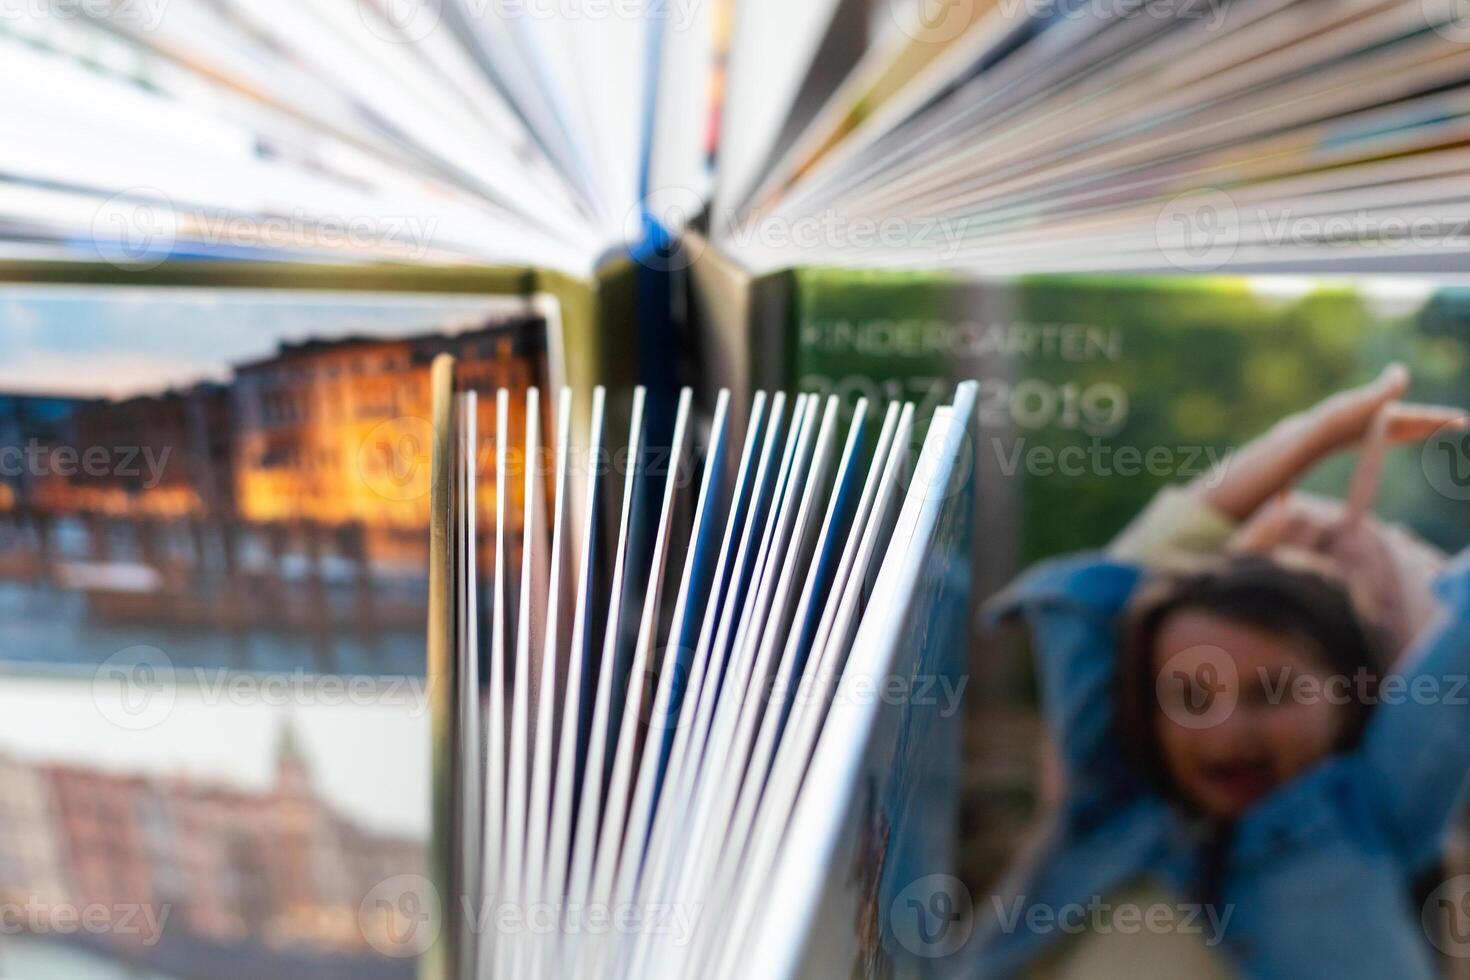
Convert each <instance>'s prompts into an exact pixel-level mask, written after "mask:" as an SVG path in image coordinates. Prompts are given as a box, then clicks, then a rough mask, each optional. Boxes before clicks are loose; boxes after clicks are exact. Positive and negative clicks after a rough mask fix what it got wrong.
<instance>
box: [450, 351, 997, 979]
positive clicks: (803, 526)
mask: <svg viewBox="0 0 1470 980" xmlns="http://www.w3.org/2000/svg"><path fill="white" fill-rule="evenodd" d="M455 372H456V368H455V364H454V362H453V361H452V359H450V358H448V357H445V358H442V359H441V360H440V361H439V362H438V363H437V364H436V365H435V380H434V384H435V393H434V394H435V428H436V439H435V446H436V455H435V470H434V495H433V511H432V515H431V516H432V521H433V524H432V535H433V538H432V540H433V552H432V557H431V566H430V573H431V593H430V628H429V658H430V659H429V671H430V682H431V685H432V687H433V689H434V690H435V695H434V703H433V707H434V719H433V725H434V806H435V821H434V835H435V836H434V842H433V850H432V858H431V860H432V863H433V868H434V872H435V877H434V880H435V882H436V886H435V891H436V893H437V897H438V899H439V905H440V908H441V914H442V915H443V921H444V928H443V929H442V931H438V932H437V933H436V934H437V935H438V940H437V943H436V945H435V946H434V947H433V948H431V949H430V950H429V951H428V954H427V955H426V958H425V960H424V966H423V969H424V970H425V971H427V972H426V974H425V975H437V976H444V977H450V976H454V977H492V976H517V977H530V976H548V977H553V976H586V977H593V976H609V977H612V976H670V977H675V976H689V975H692V974H698V975H701V976H728V977H732V978H734V977H740V976H746V975H748V971H749V970H750V969H752V966H753V963H752V958H754V959H755V960H756V961H758V962H759V972H760V974H761V975H763V976H797V975H814V974H813V972H812V971H813V970H815V971H816V972H817V973H822V972H825V971H830V970H831V969H833V968H834V966H835V965H836V964H840V963H844V962H859V961H873V960H875V958H876V957H878V956H880V955H882V956H890V955H897V956H898V957H899V958H902V957H903V956H904V955H905V954H904V950H903V947H902V940H901V939H900V938H895V937H894V936H893V935H892V933H891V932H885V930H884V929H883V928H882V927H881V925H880V923H881V922H882V921H883V916H882V915H881V914H880V912H879V908H880V907H886V905H885V903H887V904H891V903H892V902H893V901H894V900H895V895H896V892H897V891H898V890H900V889H902V888H903V887H904V886H905V885H906V884H907V883H909V882H911V881H912V880H913V879H914V878H915V877H916V876H922V875H924V874H943V873H946V871H947V869H948V868H949V867H950V866H951V862H952V857H953V855H952V847H951V845H950V841H949V835H948V833H947V832H946V831H945V829H944V821H945V818H944V816H943V815H944V814H945V813H947V812H948V811H949V810H950V809H951V808H952V807H953V803H954V793H955V780H954V773H955V760H954V759H953V758H952V755H953V752H954V750H955V749H956V748H957V739H956V736H955V733H954V732H953V731H951V732H949V733H946V732H945V731H944V729H945V727H946V726H953V725H955V724H957V719H956V718H955V717H954V715H953V713H949V714H948V715H945V714H943V713H941V712H940V710H939V705H940V703H941V702H940V699H939V698H938V697H937V696H936V695H935V694H934V693H933V692H934V691H935V690H939V689H941V688H942V687H944V688H945V689H947V690H951V691H952V690H953V687H954V685H955V684H956V683H957V682H958V678H959V675H960V672H961V670H962V663H961V660H962V650H963V642H962V640H961V636H962V631H963V627H964V611H965V603H966V599H967V591H968V590H967V588H966V580H967V577H968V570H967V567H968V557H967V556H968V538H969V529H970V509H971V506H972V494H973V489H972V482H973V481H972V476H973V474H972V471H971V468H970V467H971V464H972V457H971V455H970V452H969V445H970V438H971V436H972V434H973V420H974V417H975V388H974V385H972V384H966V385H961V386H960V388H959V390H958V392H957V393H956V396H955V398H954V400H953V402H952V403H950V404H948V405H945V406H943V407H942V408H941V409H940V410H939V411H938V412H937V413H936V414H935V415H934V417H933V419H932V420H930V421H929V423H928V424H927V426H926V427H925V432H924V433H923V435H922V438H921V440H920V441H919V443H918V445H919V448H918V451H917V452H915V451H914V446H915V445H916V441H915V440H916V431H915V429H916V421H915V417H914V406H913V405H912V404H911V403H905V404H899V403H896V402H895V403H891V404H889V405H887V406H886V407H884V409H883V411H882V421H881V424H880V425H878V426H872V425H870V424H869V423H868V413H867V412H866V406H865V405H862V404H859V405H858V406H857V410H856V411H853V412H844V411H843V410H842V409H841V407H840V405H839V403H838V400H837V399H836V398H835V397H830V396H829V397H826V398H821V397H818V396H814V395H801V394H795V395H788V394H786V393H780V392H776V393H765V392H761V393H758V394H757V395H756V396H755V398H754V399H753V402H752V404H751V405H750V407H749V424H748V426H747V428H746V431H745V434H744V436H743V437H741V438H739V439H737V438H736V437H735V436H733V435H732V433H731V431H730V425H729V411H728V409H729V403H730V399H729V395H728V394H722V395H721V396H720V397H719V399H718V402H717V404H716V410H715V413H714V415H713V417H712V419H711V420H710V422H709V424H708V425H701V424H699V423H698V422H697V421H696V420H695V418H694V417H693V414H692V410H691V405H692V398H691V393H690V392H688V391H687V390H686V391H685V392H684V393H683V394H682V396H681V397H680V400H679V403H678V407H677V412H676V415H675V419H674V426H673V430H672V433H671V434H669V435H667V437H664V436H660V435H658V434H657V431H656V427H655V426H654V425H653V424H652V423H650V421H649V420H648V418H647V413H646V397H645V393H644V392H643V390H642V389H637V390H635V392H634V393H633V398H632V402H631V405H630V406H629V409H630V412H629V415H630V422H629V424H628V428H627V432H626V435H624V434H623V433H621V432H617V431H615V430H614V428H613V425H612V424H611V423H610V422H609V421H608V420H609V418H610V416H611V414H612V413H610V412H609V411H608V407H607V406H608V398H607V396H606V393H605V392H604V390H603V389H602V388H597V389H595V390H594V392H593V397H592V399H591V401H590V403H589V404H578V403H577V402H576V400H575V399H574V397H573V395H572V393H571V391H570V389H563V390H562V391H561V393H560V394H559V395H558V396H557V397H555V398H549V397H547V398H543V396H542V395H541V394H540V392H539V391H537V390H536V389H531V390H530V391H528V392H526V393H525V395H524V404H522V405H513V404H512V401H511V394H510V393H509V392H507V391H505V390H501V391H499V392H497V393H496V394H495V396H494V405H493V409H492V410H490V411H486V408H488V407H489V406H485V405H484V404H483V402H484V401H488V400H489V399H485V398H483V396H480V395H479V394H478V393H475V392H465V393H458V392H457V390H456V389H457V382H456V378H455ZM577 413H583V414H584V415H586V416H588V420H587V422H586V424H585V425H584V428H585V431H588V432H590V433H591V437H590V440H589V441H588V442H586V443H580V442H578V441H577V439H576V438H575V437H574V436H573V435H572V433H573V432H574V431H576V426H574V425H573V417H574V416H575V415H576V414H577ZM482 420H485V421H487V422H488V423H489V424H488V425H487V426H486V427H484V428H482V427H481V421H482ZM487 454H488V455H489V457H490V458H492V459H493V468H492V469H491V471H490V472H492V473H493V481H494V486H493V491H492V492H490V493H486V492H484V491H485V489H487V488H482V487H481V486H480V485H479V482H478V481H479V480H480V478H481V477H480V469H481V461H482V459H483V458H484V457H485V456H486V455H487ZM487 502H490V503H492V504H493V506H491V507H489V508H486V507H485V506H483V505H484V504H485V503H487ZM946 686H947V687H946ZM945 745H949V746H950V750H949V751H946V750H945V748H944V746H945ZM467 911H468V912H469V913H471V914H466V913H467ZM834 924H835V927H834ZM838 947H843V948H838ZM436 971H437V972H436Z"/></svg>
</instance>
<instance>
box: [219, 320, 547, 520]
mask: <svg viewBox="0 0 1470 980" xmlns="http://www.w3.org/2000/svg"><path fill="white" fill-rule="evenodd" d="M540 327H541V324H540V321H539V320H529V319H515V320H509V321H502V322H497V323H494V324H491V325H489V326H486V327H481V328H478V329H474V330H468V331H465V332H463V333H459V334H443V333H435V334H424V335H420V336H415V337H407V338H402V339H394V340H380V339H376V338H365V337H350V338H345V339H341V340H332V341H319V340H310V341H306V342H304V343H299V344H284V345H282V346H281V348H280V350H279V351H278V352H277V354H276V355H275V356H274V357H271V358H269V359H266V360H262V361H256V362H253V363H250V364H245V365H241V366H239V367H238V368H237V369H236V379H235V384H234V386H233V389H232V393H233V412H232V416H233V422H234V426H235V449H234V470H235V477H236V499H237V504H238V507H239V511H240V515H241V516H242V517H243V518H245V519H246V520H250V521H281V520H293V519H302V518H305V519H311V520H316V521H320V522H324V523H329V524H340V523H346V522H361V523H362V524H364V525H365V526H367V527H368V528H369V529H373V530H379V531H382V530H387V531H394V530H397V531H407V532H411V534H412V535H413V536H414V537H415V539H418V538H421V536H422V535H421V532H422V529H423V528H424V527H425V526H426V525H427V523H428V493H429V475H430V474H429V471H430V457H431V454H432V448H433V447H432V445H431V441H432V432H431V423H430V419H431V414H432V406H431V398H430V391H429V366H430V363H431V362H432V361H433V359H434V357H435V356H436V355H437V354H439V353H451V354H453V355H455V357H456V358H458V361H459V374H460V379H461V382H462V386H463V387H465V388H467V389H472V390H477V391H480V392H483V393H486V394H490V393H492V392H493V391H495V390H496V389H497V388H501V387H504V388H507V389H509V390H510V391H511V392H512V393H513V395H512V399H511V402H512V405H513V406H514V412H515V421H514V422H513V425H514V426H515V427H516V428H517V429H519V428H520V426H521V424H522V423H520V421H519V419H520V418H521V416H523V415H524V404H525V401H524V392H525V390H526V389H527V388H528V387H530V386H532V385H533V384H535V383H536V379H537V378H538V377H540V375H541V372H542V367H543V364H544V357H545V353H544V346H543V345H544V340H543V337H542V332H541V329H540ZM478 416H479V419H480V427H481V433H482V440H481V441H482V444H485V443H486V442H488V441H489V440H490V439H491V438H493V434H494V431H495V428H494V426H495V403H494V398H493V395H491V396H490V397H484V398H482V399H481V404H480V410H479V413H478ZM483 487H484V488H483V490H482V496H481V502H482V506H484V507H486V508H487V509H488V508H489V507H493V503H494V485H493V481H485V482H484V484H483Z"/></svg>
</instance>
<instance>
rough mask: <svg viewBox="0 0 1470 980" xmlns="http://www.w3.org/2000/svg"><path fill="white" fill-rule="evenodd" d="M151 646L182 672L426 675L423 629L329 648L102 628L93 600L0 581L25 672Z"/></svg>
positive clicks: (13, 646) (352, 636)
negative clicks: (226, 669) (90, 602)
mask: <svg viewBox="0 0 1470 980" xmlns="http://www.w3.org/2000/svg"><path fill="white" fill-rule="evenodd" d="M132 646H152V647H157V648H159V649H161V650H163V651H164V652H165V653H166V654H168V656H169V657H170V658H171V659H172V661H173V662H174V664H175V665H178V666H199V667H210V668H214V667H232V668H238V669H242V670H259V671H272V670H306V671H322V672H330V673H373V674H380V673H387V674H422V673H423V670H424V634H423V631H422V630H383V631H380V632H378V633H377V634H376V635H375V636H374V637H373V638H372V640H371V641H370V642H364V640H363V638H362V637H361V636H360V635H359V634H357V633H356V631H350V630H349V631H346V632H345V633H344V632H342V631H337V632H336V633H334V634H333V635H332V636H331V637H330V638H329V639H328V640H327V642H326V644H325V645H323V644H321V643H319V642H318V641H317V640H315V639H314V638H313V637H312V636H310V635H307V634H301V633H290V632H281V631H277V630H269V629H258V630H245V631H242V632H239V633H235V632H231V631H225V630H201V629H176V628H169V627H156V626H148V625H144V624H132V623H129V624H118V623H110V622H99V621H98V620H96V619H95V618H94V617H92V616H91V615H90V614H89V612H88V608H87V600H86V597H85V596H83V595H82V594H81V593H78V592H68V591H64V590H61V589H57V588H55V587H52V586H49V585H32V584H29V583H23V582H16V581H0V660H3V661H9V662H12V663H19V664H23V665H26V666H42V665H56V666H76V665H80V666H89V665H95V664H100V663H102V662H103V661H105V660H106V659H107V658H108V657H110V656H112V655H113V654H114V653H117V652H118V651H119V650H124V649H127V648H128V647H132Z"/></svg>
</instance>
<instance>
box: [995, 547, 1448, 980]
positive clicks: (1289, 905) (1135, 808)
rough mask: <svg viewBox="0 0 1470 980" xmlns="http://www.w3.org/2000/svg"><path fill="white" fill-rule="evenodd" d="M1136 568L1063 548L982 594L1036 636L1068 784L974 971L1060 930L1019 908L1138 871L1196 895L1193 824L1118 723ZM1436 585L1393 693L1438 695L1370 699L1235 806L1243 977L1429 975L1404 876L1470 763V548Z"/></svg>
mask: <svg viewBox="0 0 1470 980" xmlns="http://www.w3.org/2000/svg"><path fill="white" fill-rule="evenodd" d="M1145 575H1146V572H1145V570H1144V568H1143V567H1142V566H1141V565H1139V564H1136V563H1131V562H1128V561H1120V560H1117V559H1115V558H1111V557H1105V556H1096V555H1095V556H1083V557H1074V558H1069V559H1063V560H1059V561H1056V562H1053V563H1049V564H1045V565H1042V566H1040V567H1039V568H1037V569H1035V570H1033V571H1032V572H1031V573H1029V574H1028V575H1026V576H1024V577H1023V578H1022V579H1021V581H1020V582H1019V583H1018V584H1016V585H1014V586H1012V587H1011V588H1010V589H1009V590H1008V591H1007V592H1006V593H1005V594H1003V595H1002V596H1001V597H1000V598H999V599H998V600H997V602H996V603H994V604H993V605H992V607H991V610H992V613H993V615H994V616H995V617H996V618H1001V617H1007V616H1011V615H1019V616H1020V617H1022V618H1023V619H1024V620H1025V622H1026V624H1027V625H1028V626H1029V628H1030V630H1031V631H1032V636H1033V640H1034V645H1035V648H1036V650H1037V657H1038V661H1039V671H1040V682H1041V697H1042V702H1043V709H1044V713H1045V717H1046V719H1047V723H1048V726H1049V730H1050V736H1051V738H1052V740H1053V741H1054V744H1055V746H1056V750H1057V753H1058V757H1059V761H1060V764H1061V767H1062V770H1063V780H1064V785H1065V787H1066V789H1065V791H1064V792H1065V796H1064V799H1063V801H1062V804H1061V806H1060V807H1059V812H1057V813H1056V814H1055V816H1054V820H1053V822H1052V824H1051V826H1050V828H1049V833H1048V834H1047V836H1046V837H1045V838H1044V840H1043V841H1042V844H1041V848H1040V850H1039V852H1038V853H1037V854H1036V856H1035V858H1034V859H1033V860H1032V861H1030V862H1028V864H1027V865H1026V866H1025V867H1024V868H1023V869H1022V870H1021V872H1020V873H1019V874H1018V875H1017V876H1015V880H1013V881H1011V882H1009V883H1008V884H1007V885H1006V887H1005V888H1004V889H1003V892H1002V897H1001V900H1000V901H998V902H997V905H996V908H997V910H998V909H999V908H1001V906H1002V903H1005V905H1004V907H1005V908H1006V909H1007V910H1012V911H1009V912H1008V914H1007V915H1006V916H1005V917H1004V919H1002V918H1001V917H1000V916H998V915H997V916H990V917H987V916H986V912H987V910H986V909H983V908H981V909H977V911H978V912H979V913H980V914H981V920H982V922H986V919H987V918H989V919H990V921H988V922H986V924H985V926H984V927H983V929H984V931H983V932H982V934H981V942H980V944H979V946H978V947H977V949H978V953H977V954H976V957H975V958H974V960H972V962H971V963H970V964H969V966H970V973H971V975H973V976H976V977H1005V976H1014V975H1018V974H1019V973H1021V972H1022V971H1024V970H1025V969H1026V968H1027V967H1028V966H1029V965H1031V964H1032V963H1034V962H1035V960H1036V958H1037V956H1038V955H1039V954H1042V953H1044V952H1046V951H1049V950H1050V949H1051V948H1052V944H1053V943H1054V942H1055V941H1056V940H1057V939H1059V938H1061V937H1062V936H1064V935H1065V933H1061V932H1059V931H1057V930H1056V929H1054V928H1051V929H1036V928H1030V927H1028V925H1027V921H1028V920H1027V919H1026V918H1025V916H1024V915H1023V916H1021V917H1020V918H1017V917H1016V916H1015V914H1014V910H1017V909H1026V908H1030V907H1033V906H1036V907H1039V908H1040V909H1045V910H1051V911H1052V912H1053V913H1054V911H1055V910H1057V909H1060V908H1063V907H1067V906H1075V905H1076V904H1081V905H1083V906H1085V905H1087V903H1088V902H1090V901H1092V902H1098V901H1106V899H1107V897H1108V896H1109V895H1111V894H1116V893H1117V892H1119V891H1120V890H1121V889H1123V888H1125V887H1127V886H1128V885H1129V884H1130V883H1135V882H1137V881H1139V880H1141V879H1142V880H1149V879H1151V880H1153V881H1155V882H1157V883H1159V884H1161V885H1163V886H1164V887H1166V888H1168V889H1169V890H1171V891H1172V892H1173V893H1174V894H1178V895H1192V894H1195V893H1196V892H1197V888H1196V883H1197V881H1198V872H1199V867H1200V864H1199V862H1200V860H1201V852H1202V847H1201V844H1200V841H1199V838H1198V834H1197V831H1196V829H1195V825H1196V821H1193V820H1192V819H1191V818H1190V817H1188V816H1186V815H1184V814H1183V813H1181V812H1180V811H1179V810H1178V809H1177V808H1175V807H1173V806H1171V805H1170V804H1168V803H1167V802H1165V800H1164V799H1162V798H1161V797H1160V796H1159V795H1158V794H1157V793H1155V792H1154V791H1153V790H1152V789H1151V788H1150V787H1148V786H1147V785H1145V784H1144V783H1143V782H1142V780H1141V777H1140V776H1139V774H1138V773H1137V772H1135V771H1132V770H1131V768H1130V766H1129V765H1128V763H1127V762H1126V761H1125V759H1124V756H1123V752H1122V749H1121V746H1120V745H1119V744H1118V742H1117V739H1116V734H1115V731H1114V710H1113V697H1114V689H1113V677H1114V671H1115V659H1116V641H1115V626H1116V624H1117V621H1118V619H1119V617H1120V615H1121V614H1122V612H1123V611H1124V609H1125V607H1126V606H1127V604H1128V602H1129V599H1130V597H1131V596H1132V595H1133V594H1134V591H1135V590H1136V589H1137V588H1138V587H1139V585H1140V583H1141V582H1142V580H1143V578H1144V577H1145ZM1436 591H1437V595H1438V597H1439V599H1440V600H1441V602H1442V603H1443V607H1444V610H1445V615H1444V616H1443V617H1442V618H1441V619H1440V620H1439V621H1438V623H1437V624H1436V625H1434V626H1433V627H1432V628H1429V629H1427V630H1426V632H1425V633H1424V634H1423V635H1422V636H1421V637H1420V639H1419V641H1418V643H1417V645H1416V648H1415V649H1414V650H1413V651H1411V652H1410V653H1409V654H1407V655H1406V656H1405V657H1404V658H1403V659H1402V660H1401V661H1400V664H1399V666H1398V667H1397V671H1398V672H1399V673H1401V674H1403V675H1404V680H1405V682H1406V684H1405V686H1403V687H1401V688H1400V690H1404V691H1412V690H1414V687H1413V683H1414V679H1415V678H1426V677H1428V678H1434V681H1433V683H1435V684H1437V685H1438V688H1437V690H1438V691H1439V692H1441V693H1442V695H1443V696H1442V697H1434V698H1431V697H1418V698H1415V697H1404V698H1396V699H1394V700H1393V701H1390V699H1389V698H1388V697H1386V696H1385V697H1383V698H1381V700H1380V703H1379V704H1378V705H1377V706H1376V707H1375V708H1374V710H1373V713H1372V715H1371V716H1370V718H1369V722H1368V727H1367V729H1366V730H1365V732H1364V735H1363V738H1362V740H1361V742H1360V743H1359V744H1358V746H1357V747H1356V748H1355V749H1353V750H1352V751H1351V752H1347V753H1340V754H1337V755H1334V756H1332V757H1329V758H1328V759H1325V760H1323V761H1322V762H1320V763H1318V764H1317V765H1315V766H1314V767H1313V768H1312V769H1310V770H1308V771H1307V772H1305V773H1303V774H1301V775H1300V776H1298V777H1297V778H1296V779H1294V780H1292V781H1291V782H1289V783H1287V784H1285V785H1282V786H1280V787H1277V788H1276V790H1274V791H1273V792H1272V793H1271V794H1270V795H1269V796H1267V797H1265V798H1263V799H1262V800H1260V801H1258V802H1257V803H1256V804H1254V805H1253V806H1252V807H1251V808H1250V810H1248V811H1247V812H1246V813H1245V814H1244V815H1243V816H1242V817H1241V818H1240V819H1239V821H1238V823H1237V827H1236V831H1235V835H1234V838H1233V840H1232V843H1231V845H1230V850H1229V853H1228V854H1227V856H1226V864H1225V872H1224V880H1223V887H1222V890H1221V894H1220V896H1219V898H1218V901H1219V902H1220V903H1221V906H1222V911H1223V910H1228V911H1229V913H1230V918H1229V920H1228V923H1227V924H1226V926H1225V929H1224V934H1223V941H1222V943H1221V946H1220V949H1221V950H1223V951H1224V953H1225V956H1226V958H1227V960H1228V961H1229V962H1230V964H1231V965H1232V966H1233V967H1234V968H1235V969H1236V970H1238V971H1239V972H1240V973H1242V974H1244V975H1246V976H1250V977H1260V978H1281V980H1287V978H1297V977H1304V976H1320V977H1334V978H1337V980H1348V978H1354V977H1363V978H1374V980H1377V978H1382V977H1426V978H1427V977H1433V976H1435V975H1436V974H1435V970H1434V967H1433V964H1432V956H1431V948H1430V945H1429V943H1428V941H1427V939H1426V934H1425V932H1424V929H1423V927H1422V925H1421V921H1420V918H1419V915H1418V910H1417V909H1415V908H1414V907H1413V898H1412V897H1411V892H1410V881H1411V878H1412V877H1413V876H1414V875H1415V873H1416V872H1421V871H1423V870H1425V869H1426V867H1428V866H1430V864H1431V862H1433V861H1434V860H1436V859H1437V858H1438V857H1439V855H1440V851H1441V848H1442V844H1443V837H1444V832H1445V830H1446V828H1447V826H1448V824H1449V822H1450V820H1451V818H1452V816H1453V815H1454V814H1456V813H1457V812H1458V807H1457V804H1458V802H1459V799H1460V796H1461V789H1462V787H1463V784H1464V783H1465V782H1466V775H1467V772H1470V688H1467V687H1465V686H1464V684H1463V680H1464V678H1465V677H1466V675H1470V553H1466V554H1465V555H1462V556H1461V557H1460V558H1459V559H1457V560H1456V561H1455V562H1453V563H1452V564H1451V565H1450V566H1449V567H1448V569H1447V570H1446V571H1445V572H1444V573H1443V574H1442V575H1441V576H1440V578H1439V581H1438V583H1437V587H1436ZM1421 683H1426V684H1427V683H1429V682H1422V681H1421ZM1457 685H1458V686H1457ZM1426 689H1427V688H1426ZM1033 921H1044V920H1033Z"/></svg>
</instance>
